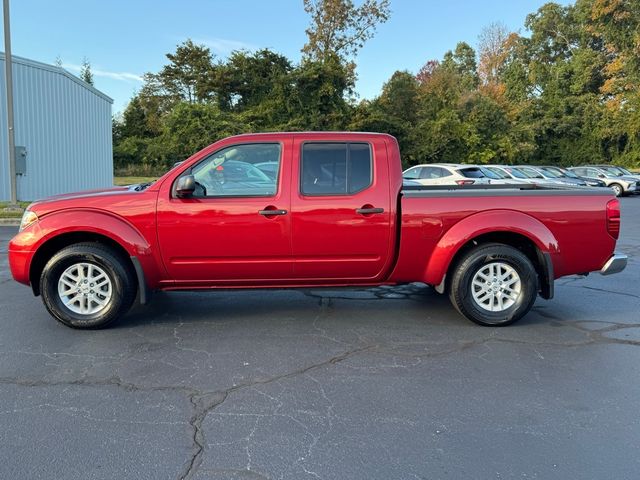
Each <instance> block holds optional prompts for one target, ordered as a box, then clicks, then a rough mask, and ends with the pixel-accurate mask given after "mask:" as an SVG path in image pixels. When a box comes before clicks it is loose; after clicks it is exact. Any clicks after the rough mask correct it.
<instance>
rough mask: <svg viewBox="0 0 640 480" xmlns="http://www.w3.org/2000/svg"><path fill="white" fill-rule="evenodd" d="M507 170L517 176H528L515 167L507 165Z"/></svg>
mask: <svg viewBox="0 0 640 480" xmlns="http://www.w3.org/2000/svg"><path fill="white" fill-rule="evenodd" d="M505 170H506V171H507V172H509V173H510V174H511V175H512V176H514V177H516V178H528V177H527V176H526V175H525V174H524V173H522V172H521V171H519V170H516V169H515V168H511V167H506V168H505Z"/></svg>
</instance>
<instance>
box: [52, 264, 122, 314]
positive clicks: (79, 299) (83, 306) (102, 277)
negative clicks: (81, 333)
mask: <svg viewBox="0 0 640 480" xmlns="http://www.w3.org/2000/svg"><path fill="white" fill-rule="evenodd" d="M111 294H112V286H111V279H110V278H109V275H108V274H107V272H105V271H104V270H103V269H102V268H101V267H99V266H97V265H94V264H93V263H84V262H83V263H75V264H73V265H71V266H70V267H69V268H67V269H66V270H65V271H64V272H62V275H60V279H59V280H58V296H59V297H60V300H62V303H63V304H64V306H65V307H67V308H68V309H69V310H71V311H72V312H73V313H77V314H79V315H94V314H96V313H99V312H101V311H102V310H104V309H105V308H107V306H108V305H109V303H110V302H111Z"/></svg>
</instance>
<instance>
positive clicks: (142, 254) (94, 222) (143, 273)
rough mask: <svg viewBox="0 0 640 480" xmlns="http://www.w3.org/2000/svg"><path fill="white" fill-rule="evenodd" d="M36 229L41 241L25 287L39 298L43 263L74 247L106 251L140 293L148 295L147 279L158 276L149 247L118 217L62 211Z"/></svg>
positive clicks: (46, 218) (37, 246)
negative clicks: (117, 259) (135, 282)
mask: <svg viewBox="0 0 640 480" xmlns="http://www.w3.org/2000/svg"><path fill="white" fill-rule="evenodd" d="M60 225H64V227H63V228H60ZM38 229H39V231H40V232H41V233H42V237H41V238H40V239H39V241H38V242H37V245H36V247H35V249H34V253H33V256H32V258H31V261H30V264H29V283H30V284H31V288H32V290H33V293H34V294H35V295H39V294H40V282H39V278H40V275H41V274H42V271H43V269H44V266H45V265H46V263H47V261H48V260H49V259H50V258H51V257H52V256H53V255H54V254H55V253H56V252H58V251H60V250H61V249H63V248H65V247H67V246H69V245H73V244H76V243H84V242H95V243H99V244H102V245H106V246H108V247H110V248H111V249H112V250H113V251H114V252H116V253H117V254H118V255H119V256H121V257H122V259H123V262H125V264H126V265H127V268H131V270H132V271H133V272H134V274H135V276H136V278H137V280H138V288H139V291H140V292H148V291H149V290H148V289H149V285H148V282H149V279H150V278H151V279H152V280H153V281H155V279H157V278H158V276H159V272H158V268H157V264H156V263H157V262H156V261H155V260H154V258H153V255H152V249H151V245H150V244H149V242H148V241H147V240H146V239H145V238H144V237H143V236H142V234H140V232H138V230H136V229H135V228H134V227H133V226H132V225H131V224H130V223H128V222H126V221H125V220H124V219H122V218H120V217H117V216H114V215H111V214H108V213H102V212H92V211H83V210H73V211H62V212H59V213H55V214H51V215H47V216H45V217H43V218H42V219H41V220H40V221H39V222H38ZM141 300H144V299H143V298H141Z"/></svg>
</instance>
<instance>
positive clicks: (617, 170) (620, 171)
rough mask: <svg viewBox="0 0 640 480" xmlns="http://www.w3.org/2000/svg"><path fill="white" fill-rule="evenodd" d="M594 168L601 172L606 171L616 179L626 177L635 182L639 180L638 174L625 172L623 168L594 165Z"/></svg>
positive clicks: (639, 175)
mask: <svg viewBox="0 0 640 480" xmlns="http://www.w3.org/2000/svg"><path fill="white" fill-rule="evenodd" d="M595 166H596V167H598V168H602V169H603V170H606V171H607V172H609V173H611V174H612V175H614V176H616V177H628V178H634V179H635V180H640V174H638V173H631V172H630V171H629V170H627V169H626V168H624V167H618V166H616V165H595ZM639 192H640V190H639ZM637 193H638V192H637Z"/></svg>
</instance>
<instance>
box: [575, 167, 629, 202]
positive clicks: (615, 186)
mask: <svg viewBox="0 0 640 480" xmlns="http://www.w3.org/2000/svg"><path fill="white" fill-rule="evenodd" d="M569 170H571V171H572V172H574V173H575V174H576V175H579V176H581V177H586V178H594V179H598V180H602V181H603V182H604V183H606V184H607V187H609V188H611V189H612V190H613V193H615V195H616V197H621V196H622V195H627V194H629V193H636V192H637V191H638V190H640V181H638V180H636V179H635V178H633V177H625V176H621V175H617V174H614V173H612V172H609V171H607V170H605V169H603V168H600V167H593V166H591V165H587V166H583V167H572V168H570V169H569Z"/></svg>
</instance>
